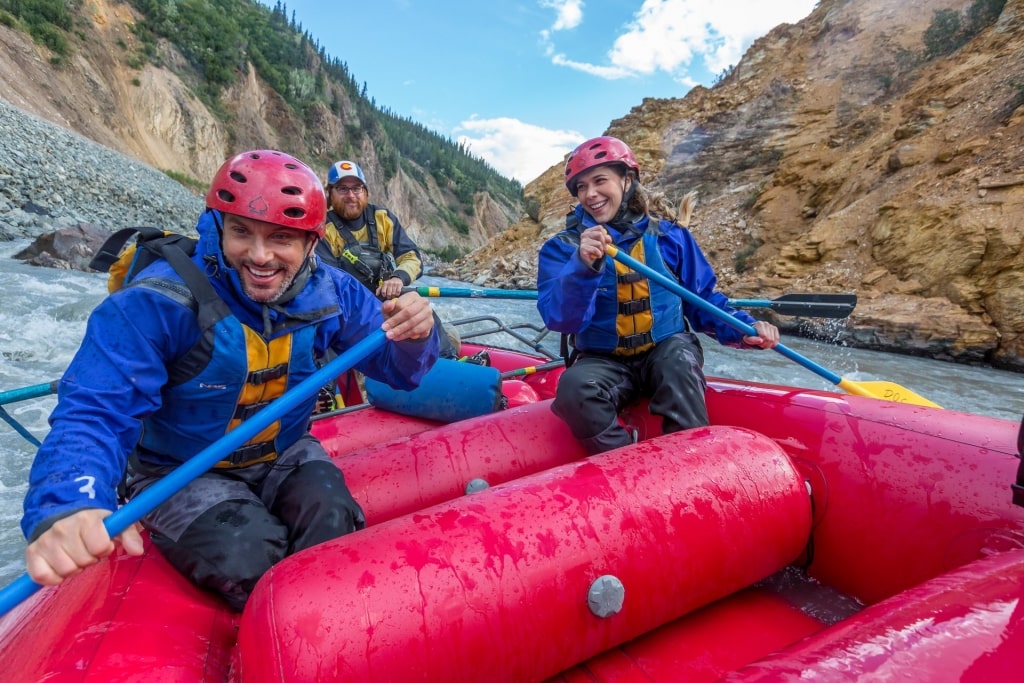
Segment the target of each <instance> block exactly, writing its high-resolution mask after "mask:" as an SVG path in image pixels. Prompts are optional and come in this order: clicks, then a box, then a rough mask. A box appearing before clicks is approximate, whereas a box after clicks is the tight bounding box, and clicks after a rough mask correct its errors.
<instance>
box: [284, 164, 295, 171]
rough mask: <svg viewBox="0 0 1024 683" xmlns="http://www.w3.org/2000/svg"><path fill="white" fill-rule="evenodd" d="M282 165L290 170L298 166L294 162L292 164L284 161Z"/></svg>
mask: <svg viewBox="0 0 1024 683" xmlns="http://www.w3.org/2000/svg"><path fill="white" fill-rule="evenodd" d="M284 167H285V168H287V169H289V170H291V171H294V170H295V169H297V168H298V166H296V165H295V164H293V163H291V162H286V163H285V165H284Z"/></svg>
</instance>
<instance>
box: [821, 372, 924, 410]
mask: <svg viewBox="0 0 1024 683" xmlns="http://www.w3.org/2000/svg"><path fill="white" fill-rule="evenodd" d="M836 386H838V387H839V388H840V389H842V390H843V391H845V392H846V393H848V394H853V395H855V396H867V397H868V398H880V399H882V400H883V401H894V402H896V403H910V404H913V405H916V406H928V407H929V408H941V407H942V406H940V405H939V404H938V403H935V402H933V401H929V400H928V399H926V398H925V397H924V396H921V395H920V394H915V393H914V392H913V391H911V390H910V389H907V388H906V387H904V386H900V385H899V384H896V383H894V382H854V381H853V380H850V379H846V378H845V377H844V378H842V379H841V381H840V382H839V384H837V385H836Z"/></svg>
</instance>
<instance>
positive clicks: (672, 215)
mask: <svg viewBox="0 0 1024 683" xmlns="http://www.w3.org/2000/svg"><path fill="white" fill-rule="evenodd" d="M565 186H566V188H568V190H569V192H570V193H572V195H573V196H574V197H576V198H577V199H578V200H579V204H578V205H577V206H576V207H575V208H574V209H573V211H572V212H570V213H569V215H568V216H567V217H566V227H565V229H564V230H563V231H561V232H560V233H558V234H557V235H555V236H554V237H552V238H551V239H549V240H548V241H547V242H546V243H545V244H544V246H543V247H541V251H540V255H539V262H538V272H537V290H538V296H537V309H538V310H539V311H540V314H541V317H542V318H543V319H544V322H545V324H546V325H547V326H548V327H549V328H550V329H552V330H554V331H556V332H561V333H563V334H564V335H571V336H569V339H571V342H572V346H573V350H572V353H571V355H570V361H571V365H570V367H568V368H567V369H566V370H565V372H564V373H563V374H562V377H561V379H560V380H559V382H558V389H557V393H556V396H555V400H554V402H553V403H552V406H551V409H552V411H554V412H555V414H557V415H558V416H559V417H561V418H562V419H563V420H565V421H566V423H567V424H568V425H569V427H570V429H571V430H572V432H573V434H574V435H575V436H576V438H578V439H579V440H580V441H581V442H582V443H583V444H584V446H585V447H586V448H587V449H588V450H589V451H590V452H591V453H600V452H602V451H607V450H611V449H612V448H618V447H620V446H625V445H628V444H629V443H630V442H631V441H632V440H633V439H634V438H635V435H633V434H631V433H630V432H629V431H627V429H626V428H625V426H623V425H622V424H621V423H620V421H619V418H618V413H619V411H620V410H622V408H623V407H625V406H626V405H627V404H628V403H631V402H632V401H634V400H635V399H637V398H639V397H640V396H641V395H647V396H650V411H651V413H652V414H654V415H660V416H661V417H662V429H663V431H664V432H665V433H669V432H675V431H679V430H682V429H690V428H693V427H699V426H702V425H706V424H708V413H707V407H706V404H705V401H704V390H705V388H706V386H707V382H706V380H705V378H704V371H703V366H704V353H703V351H702V349H701V346H700V340H699V339H698V337H697V334H696V333H698V332H703V333H704V334H707V335H709V336H711V337H714V338H715V339H717V341H718V342H719V343H720V344H724V345H728V346H737V347H743V348H766V349H767V348H772V347H774V346H775V345H776V344H778V342H779V331H778V329H777V328H776V327H775V326H774V325H772V324H770V323H767V322H764V321H757V320H754V319H753V318H752V317H750V315H749V314H747V313H745V312H743V311H737V310H735V309H733V308H731V307H730V306H729V305H728V298H727V297H726V296H725V295H724V294H722V293H721V292H719V291H717V290H716V284H717V278H716V277H715V273H714V271H713V270H712V268H711V264H710V263H708V260H707V259H706V258H705V257H704V254H703V253H702V252H701V250H700V247H698V246H697V243H696V241H695V240H694V239H693V235H691V234H690V231H689V230H688V229H687V228H686V225H687V223H688V222H689V216H688V215H686V216H685V217H679V218H677V216H676V211H675V209H674V208H672V207H671V206H669V204H668V202H667V201H666V200H665V198H664V196H663V195H660V194H654V193H651V192H650V191H648V190H647V189H646V188H644V186H643V185H641V184H640V164H638V163H637V160H636V157H635V156H634V154H633V150H631V149H630V148H629V146H628V145H626V143H624V142H623V141H622V140H619V139H618V138H614V137H607V136H605V137H598V138H594V139H592V140H587V141H586V142H584V143H583V144H581V145H580V146H579V147H577V148H576V149H575V150H574V151H573V152H572V153H571V154H569V158H568V159H567V160H566V164H565ZM611 244H614V245H615V246H616V247H617V248H619V249H620V250H622V251H623V252H624V253H627V254H630V255H631V256H632V257H633V258H635V259H637V260H639V261H641V262H644V263H646V264H647V265H648V266H649V267H651V268H653V269H655V270H657V271H659V272H661V273H663V274H664V275H666V276H669V277H671V278H672V279H674V280H676V281H678V282H679V283H680V284H681V285H682V286H683V287H685V288H686V289H688V290H690V291H691V292H694V293H695V294H697V295H699V296H701V297H702V298H704V299H705V300H707V301H709V302H710V303H712V304H714V305H715V306H717V307H719V308H721V309H723V310H725V311H728V312H729V313H732V314H733V315H734V316H736V317H737V318H739V319H740V320H743V321H744V322H746V323H748V324H750V325H753V326H754V328H755V329H756V330H757V332H758V336H756V337H755V336H750V337H745V336H743V335H741V334H740V333H738V332H736V331H735V330H734V329H733V328H731V327H729V326H727V325H725V324H723V323H722V322H721V321H719V320H718V318H716V317H714V316H711V315H708V314H707V313H705V312H703V311H702V310H700V309H695V308H692V307H690V306H686V305H685V304H684V303H683V302H682V301H681V300H680V299H679V297H677V296H676V295H675V294H674V293H673V292H670V291H668V290H666V289H664V288H663V287H657V286H654V287H652V286H651V284H650V283H649V282H648V280H647V279H646V278H644V277H643V276H642V275H640V274H639V273H634V272H632V271H630V270H628V268H626V267H625V266H623V265H621V264H619V263H617V262H615V261H612V260H611V259H608V258H605V247H606V246H608V245H611ZM566 351H567V352H568V349H566Z"/></svg>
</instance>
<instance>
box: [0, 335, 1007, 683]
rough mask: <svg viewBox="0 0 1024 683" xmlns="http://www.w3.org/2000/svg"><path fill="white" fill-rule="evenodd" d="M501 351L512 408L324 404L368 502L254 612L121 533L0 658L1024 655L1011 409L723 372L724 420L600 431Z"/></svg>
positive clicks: (398, 670) (677, 674) (266, 673)
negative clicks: (135, 552) (630, 438)
mask: <svg viewBox="0 0 1024 683" xmlns="http://www.w3.org/2000/svg"><path fill="white" fill-rule="evenodd" d="M490 355H491V360H492V363H493V365H494V366H495V367H496V368H497V371H496V372H490V373H489V374H488V376H487V379H486V382H487V384H486V386H480V387H477V388H475V389H479V390H480V391H481V392H482V393H481V394H480V396H485V397H487V400H488V401H489V400H490V399H491V398H492V397H493V398H494V400H495V401H494V402H495V404H496V405H497V409H494V407H493V406H486V407H485V408H484V409H483V410H481V411H480V414H479V415H475V416H471V417H466V418H464V419H460V420H459V421H456V422H452V423H450V424H445V423H444V422H443V421H440V420H438V419H435V418H436V417H438V416H436V415H430V416H428V413H429V411H425V412H424V413H423V414H403V413H399V412H396V411H395V410H384V409H383V408H381V407H362V408H353V409H347V410H345V411H341V412H339V413H335V414H331V415H328V416H326V417H323V418H322V419H317V420H316V422H315V423H314V433H316V434H317V436H319V437H320V438H321V440H322V441H323V443H324V444H325V446H326V447H327V448H328V450H329V451H330V452H331V453H332V454H333V455H334V457H335V458H336V459H337V461H338V463H339V464H340V466H341V467H342V469H343V470H344V471H345V474H346V478H347V480H348V481H349V483H350V485H351V487H352V490H353V492H354V494H355V495H356V497H357V498H358V499H359V500H360V502H361V503H362V504H363V506H364V508H365V510H366V513H367V518H368V522H369V524H370V526H369V527H368V528H367V529H366V530H364V531H361V532H357V533H356V534H352V535H350V536H348V537H345V538H341V539H337V540H335V541H333V542H330V543H326V544H323V545H321V546H318V547H316V548H311V549H309V550H308V551H305V552H303V553H299V554H297V555H294V556H292V557H289V558H287V559H286V560H285V561H283V562H281V563H280V564H279V565H277V566H276V567H275V568H274V569H273V570H272V571H271V572H270V573H269V574H268V575H267V576H266V577H265V578H264V579H263V581H262V582H261V583H260V585H259V586H258V587H257V590H256V592H255V594H254V595H253V598H252V600H251V601H250V603H249V605H248V606H247V608H246V611H245V612H244V613H243V614H241V615H236V614H233V613H231V612H230V610H229V609H228V608H227V607H226V605H224V604H223V603H222V602H221V601H220V600H219V599H218V598H216V597H214V596H212V595H210V594H208V593H205V592H203V591H200V590H198V589H197V588H195V587H194V586H192V585H191V584H189V583H188V582H187V581H185V580H184V579H182V578H181V577H180V576H178V575H177V574H176V573H175V572H174V571H173V570H172V569H170V567H169V566H168V565H167V563H166V562H165V561H164V559H163V558H162V557H161V556H160V554H159V553H158V552H157V551H156V550H155V549H154V548H153V547H152V546H149V547H148V548H147V552H146V554H145V555H144V556H142V557H140V558H129V557H126V556H124V555H122V554H120V553H118V554H115V556H113V557H112V558H110V559H109V560H106V561H103V562H101V563H100V564H98V565H97V566H95V567H92V568H90V569H89V570H88V571H85V572H83V573H82V574H80V575H78V576H76V577H74V578H73V579H71V580H69V581H66V582H65V583H64V584H62V585H61V586H59V587H57V588H49V589H43V590H41V591H39V592H38V593H36V594H35V595H33V596H32V597H31V598H30V599H28V600H27V601H25V602H24V603H22V604H20V605H19V606H18V607H16V608H15V609H13V610H12V611H10V612H9V613H8V614H7V615H5V616H3V617H2V618H0V663H2V664H0V668H2V671H3V672H4V673H5V674H6V679H7V680H10V681H17V682H18V683H21V682H34V681H46V682H47V683H54V682H59V683H68V682H75V683H84V682H90V683H92V682H103V683H111V682H116V681H121V682H128V681H133V682H134V681H146V682H147V683H148V682H157V683H170V682H175V683H192V682H199V681H203V682H207V683H210V682H215V683H226V682H228V681H230V682H232V683H256V682H263V681H280V682H282V683H298V682H300V681H310V682H312V681H317V682H321V681H408V680H422V681H502V680H504V681H517V682H528V681H545V680H547V681H563V682H570V683H575V682H583V681H586V682H587V683H593V682H595V681H597V682H609V683H610V682H622V683H625V682H627V681H630V682H632V681H645V682H648V683H650V682H670V681H687V682H691V681H716V680H729V681H747V680H758V681H767V680H771V681H778V680H795V679H807V680H823V681H833V680H840V681H865V682H866V681H888V680H927V681H979V682H980V681H986V682H988V681H1002V680H1016V679H1017V678H1019V677H1020V671H1021V670H1022V667H1024V616H1022V615H1024V607H1022V600H1024V508H1021V507H1017V506H1015V505H1014V504H1013V502H1012V497H1011V492H1010V485H1011V483H1012V482H1013V481H1014V480H1015V477H1016V472H1017V466H1018V463H1019V460H1018V458H1017V455H1016V451H1017V448H1016V440H1017V431H1018V427H1019V425H1017V424H1016V423H1013V422H1010V421H1006V420H997V419H992V418H987V417H980V416H976V415H969V414H964V413H955V412H952V411H943V410H938V409H934V408H927V407H920V406H913V405H907V404H899V403H891V402H886V401H880V400H876V399H871V398H860V397H856V396H845V395H839V394H833V393H826V392H817V391H808V390H800V389H794V388H792V387H781V386H770V385H763V384H753V383H746V382H737V381H729V380H719V379H712V380H711V381H710V384H709V387H708V394H707V396H708V407H709V412H710V415H711V421H712V426H711V427H709V428H706V429H699V430H693V431H691V432H687V433H680V434H673V435H665V436H662V435H661V434H660V420H657V419H655V418H653V417H652V416H651V415H649V413H648V412H647V410H646V406H644V405H637V406H634V407H633V408H631V409H630V410H629V411H627V413H626V414H625V415H623V420H624V421H626V422H628V423H629V424H630V425H632V426H635V427H637V428H638V430H639V433H640V436H641V441H640V443H637V444H635V445H633V446H629V447H626V448H623V449H619V450H618V451H613V452H610V453H605V454H602V455H600V456H594V457H590V458H587V457H585V454H584V453H583V451H582V449H581V447H580V446H579V444H578V443H577V442H576V441H575V440H574V439H573V438H572V436H571V435H570V434H569V432H568V430H567V429H566V427H565V425H564V424H563V423H562V422H561V421H560V420H559V419H558V418H556V417H555V416H554V415H553V414H552V413H551V411H550V398H551V396H552V393H553V388H554V386H555V382H556V381H557V375H558V371H557V369H554V370H551V369H548V370H546V371H539V372H536V373H520V374H509V373H514V371H516V370H517V369H521V368H523V367H527V366H537V367H540V366H543V365H544V364H545V360H546V359H544V358H539V357H535V356H532V355H523V354H516V353H513V352H506V351H501V350H497V349H490ZM503 373H504V380H502V379H501V377H502V374H503ZM442 384H443V382H442ZM475 389H474V390H475ZM495 392H496V393H495ZM466 395H468V394H466ZM392 398H393V399H394V400H396V401H397V400H404V398H406V397H397V398H395V397H392ZM382 400H384V402H385V403H387V401H388V400H389V399H388V398H385V399H382ZM473 403H486V401H482V400H480V401H477V400H474V401H473ZM434 405H436V403H434ZM392 407H395V406H392ZM406 408H409V406H406ZM415 408H416V407H415V405H413V406H412V410H411V411H410V412H413V413H415V412H417V411H416V409H415ZM460 408H462V409H466V408H467V405H466V404H463V405H461V406H460ZM403 409H405V408H403Z"/></svg>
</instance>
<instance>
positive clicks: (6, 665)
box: [0, 534, 236, 683]
mask: <svg viewBox="0 0 1024 683" xmlns="http://www.w3.org/2000/svg"><path fill="white" fill-rule="evenodd" d="M144 538H145V539H146V550H145V553H144V554H143V555H142V556H140V557H130V556H128V555H127V554H125V553H124V551H123V550H122V549H121V548H120V547H118V549H117V550H115V552H114V554H113V555H111V556H110V557H106V558H103V559H102V560H100V561H99V562H97V563H96V564H95V565H93V566H91V567H87V568H86V569H85V570H83V571H82V572H81V573H80V574H78V575H76V576H73V577H70V578H68V579H67V580H65V581H64V582H62V583H61V584H60V585H58V586H51V587H45V588H43V589H42V590H40V591H38V592H36V593H35V594H33V595H32V596H31V597H29V598H28V599H27V600H26V601H24V602H23V603H22V604H21V605H19V606H17V607H15V608H14V609H13V610H11V611H10V612H9V613H8V614H7V615H5V617H4V618H3V619H0V662H2V664H0V668H2V670H3V674H4V680H6V681H12V682H13V681H19V682H21V681H54V682H56V681H74V682H75V683H116V682H119V681H139V680H146V681H147V682H149V681H152V682H154V683H171V682H172V681H173V682H182V681H226V680H227V677H228V670H229V664H230V662H229V653H230V652H231V649H232V647H233V646H234V644H235V634H236V631H235V615H234V614H233V613H232V612H231V610H230V609H229V608H228V606H227V603H225V602H224V601H223V600H221V599H220V598H219V597H217V596H215V595H213V594H212V593H208V592H206V591H203V590H202V589H200V588H198V587H196V586H195V585H194V584H192V583H191V582H190V581H189V580H188V579H186V578H185V577H183V576H182V575H181V574H179V573H178V572H177V571H176V570H175V569H174V568H173V567H171V566H170V564H168V562H167V560H165V559H164V557H163V556H162V555H161V554H160V552H159V551H158V550H157V549H156V548H155V547H154V546H153V545H152V544H151V543H150V542H149V540H148V535H145V534H144Z"/></svg>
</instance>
